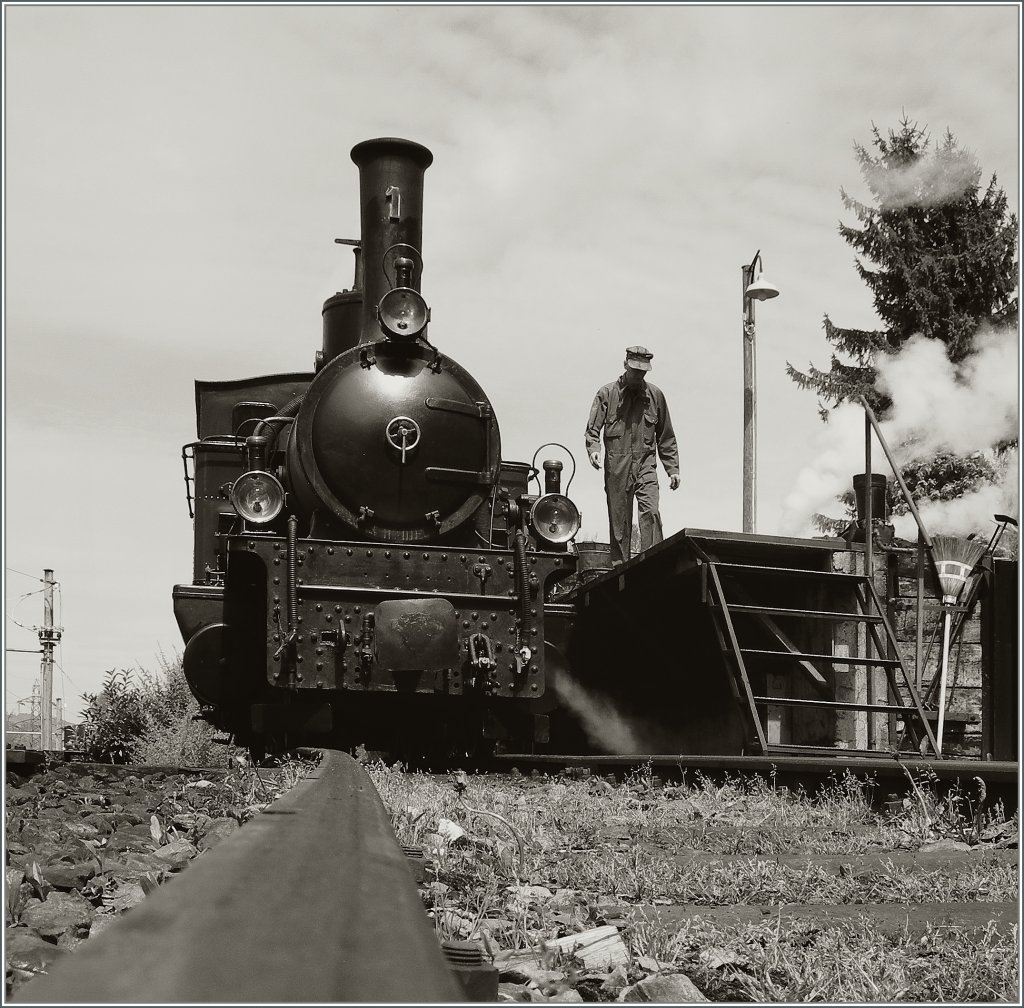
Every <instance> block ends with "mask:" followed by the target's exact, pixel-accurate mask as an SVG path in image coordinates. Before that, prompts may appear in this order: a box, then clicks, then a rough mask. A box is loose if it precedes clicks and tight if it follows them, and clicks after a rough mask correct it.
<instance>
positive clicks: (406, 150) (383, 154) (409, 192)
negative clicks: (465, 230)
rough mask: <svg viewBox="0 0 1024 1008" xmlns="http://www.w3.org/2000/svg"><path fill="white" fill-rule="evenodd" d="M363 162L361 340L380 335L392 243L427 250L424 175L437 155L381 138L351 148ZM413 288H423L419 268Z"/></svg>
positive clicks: (409, 143)
mask: <svg viewBox="0 0 1024 1008" xmlns="http://www.w3.org/2000/svg"><path fill="white" fill-rule="evenodd" d="M352 160H353V161H354V162H355V163H356V164H357V165H358V166H359V221H360V228H361V230H362V262H363V324H362V332H361V336H360V341H361V342H363V343H369V342H373V341H375V340H378V339H380V338H381V331H380V326H379V325H378V324H377V305H378V304H379V303H380V299H381V298H382V297H383V296H384V295H385V294H386V293H387V292H388V290H390V288H391V283H390V282H389V280H388V278H387V276H386V275H385V273H384V268H383V266H384V253H385V252H387V250H388V249H389V248H391V247H392V246H393V245H411V246H412V247H413V248H414V249H415V250H416V252H417V254H422V244H423V174H424V172H425V171H426V170H427V168H429V167H430V164H431V162H432V161H433V160H434V155H433V154H431V153H430V151H429V150H427V148H426V147H424V146H422V145H421V144H418V143H413V142H412V141H411V140H398V139H396V138H394V137H381V138H379V139H377V140H364V141H363V142H362V143H359V144H356V145H355V147H353V148H352ZM408 286H410V287H412V288H413V289H415V290H417V291H418V290H419V289H420V277H419V270H418V269H416V270H414V271H413V275H412V278H411V279H410V281H409V283H408Z"/></svg>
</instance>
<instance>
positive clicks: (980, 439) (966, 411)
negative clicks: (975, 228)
mask: <svg viewBox="0 0 1024 1008" xmlns="http://www.w3.org/2000/svg"><path fill="white" fill-rule="evenodd" d="M975 346H976V350H975V352H974V353H973V354H972V355H971V356H970V357H968V358H967V359H966V360H964V361H962V362H961V363H960V364H957V365H953V364H951V363H950V362H949V359H948V358H947V357H946V354H945V350H944V348H943V345H942V343H941V342H940V341H938V340H930V339H927V338H925V337H923V336H914V337H912V338H911V339H909V340H908V341H907V342H906V344H904V346H903V348H902V349H901V350H900V352H899V353H898V354H895V355H893V356H891V357H885V358H883V359H881V360H880V361H879V362H878V374H879V378H878V385H879V388H880V389H882V390H883V391H884V392H886V393H887V394H888V396H889V397H890V398H891V399H892V401H893V410H892V414H891V416H890V417H889V419H888V420H886V422H885V423H883V424H882V431H883V433H884V435H885V439H886V441H887V442H888V444H889V447H890V448H891V449H892V451H893V453H894V454H895V455H896V461H897V462H898V463H899V464H900V465H904V464H906V463H907V462H909V461H911V460H912V459H914V458H920V457H923V456H927V455H931V454H933V453H935V452H938V451H951V452H955V453H957V454H959V455H967V454H971V453H973V452H981V453H984V454H986V455H987V456H988V457H989V458H990V459H991V458H992V455H993V453H992V451H991V446H992V445H994V444H996V443H997V442H999V441H1004V440H1009V439H1011V438H1013V437H1015V436H1016V433H1017V422H1018V408H1017V374H1018V348H1017V333H1016V330H1015V329H1012V328H1004V329H998V330H993V329H988V328H986V329H984V330H982V331H981V332H980V333H979V334H978V336H977V337H976V340H975ZM812 451H813V457H814V461H813V462H811V463H810V464H809V465H808V466H806V467H805V468H804V469H803V470H801V472H800V473H799V474H798V475H797V477H796V481H795V484H794V487H793V490H792V492H791V493H790V494H789V495H788V496H787V497H786V498H785V500H784V501H783V515H782V519H781V523H780V524H781V530H782V532H783V533H784V534H786V535H812V534H815V530H814V528H813V524H812V521H811V516H812V515H813V514H814V513H815V512H819V513H821V512H823V513H828V512H829V511H832V512H835V510H836V508H835V498H836V496H838V495H839V494H841V493H842V492H843V491H845V490H848V489H849V488H850V485H851V478H852V476H853V474H854V473H858V472H862V471H863V469H864V411H863V410H862V409H861V407H859V406H855V405H853V404H851V403H844V404H843V405H842V406H840V407H838V408H837V409H835V410H833V411H832V412H831V414H830V419H829V422H828V423H827V424H825V425H824V426H823V427H822V428H821V430H820V432H819V435H818V437H817V438H816V440H815V444H814V446H813V449H812ZM872 469H873V471H875V472H885V471H887V470H888V463H887V462H886V460H885V456H884V455H883V454H882V452H881V449H880V447H879V445H878V442H877V439H874V438H873V439H872ZM1017 474H1018V462H1017V455H1016V451H1012V452H1008V453H1007V456H1006V459H1005V465H1004V466H1003V469H1002V472H1001V476H1000V479H999V481H998V482H996V483H991V484H984V485H982V486H981V487H979V488H978V490H976V491H974V492H973V493H970V494H966V495H965V496H964V497H961V498H959V499H958V500H955V501H924V502H922V501H915V502H914V503H915V504H916V505H917V506H918V511H919V512H920V514H921V519H922V521H923V522H924V525H925V528H927V529H928V531H929V532H943V533H953V534H967V533H969V532H972V531H978V530H984V529H986V528H988V527H989V526H990V525H991V520H992V515H993V514H994V513H997V512H1002V513H1005V514H1009V515H1011V516H1016V515H1017V511H1018V507H1019V501H1018V493H1017ZM893 524H894V525H895V527H896V532H897V534H898V535H900V536H902V537H904V538H914V537H916V534H917V531H916V525H915V524H914V520H913V518H912V517H911V516H909V515H907V516H896V517H894V519H893Z"/></svg>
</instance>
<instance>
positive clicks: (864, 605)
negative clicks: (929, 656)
mask: <svg viewBox="0 0 1024 1008" xmlns="http://www.w3.org/2000/svg"><path fill="white" fill-rule="evenodd" d="M690 543H691V545H692V547H693V549H694V550H695V552H696V555H697V557H698V558H699V560H700V563H701V578H702V581H701V597H702V600H703V601H704V603H705V604H706V605H707V606H708V607H709V609H710V611H711V614H712V622H713V624H714V628H715V632H716V634H717V637H718V643H719V646H720V648H721V651H722V654H723V655H724V658H725V662H726V665H727V667H728V670H729V673H730V676H731V682H730V685H731V688H732V692H733V697H734V699H735V700H736V702H737V704H738V705H739V708H740V711H741V714H742V715H743V718H744V721H745V722H746V727H747V736H748V745H747V748H748V750H749V751H750V753H751V754H761V755H773V754H778V755H807V756H821V755H830V756H834V755H836V752H837V750H840V748H841V747H837V746H836V745H820V744H819V745H802V744H794V743H792V742H783V741H780V740H778V739H775V740H773V739H772V738H771V735H772V732H771V731H770V730H769V723H770V718H771V716H773V715H778V713H779V711H780V710H781V709H788V710H790V711H794V712H795V711H803V712H804V715H803V716H804V717H805V718H806V716H807V714H806V712H808V711H810V710H818V711H835V712H840V711H842V712H847V711H864V712H866V713H867V715H868V716H869V718H870V715H873V714H884V715H886V716H887V718H889V719H890V720H895V719H899V720H900V721H902V730H899V731H898V732H892V733H890V734H892V735H896V734H898V735H899V737H901V738H903V739H908V740H909V742H910V743H911V744H912V745H913V750H909V749H908V752H909V751H913V753H914V755H920V754H921V752H922V748H923V751H924V753H925V754H926V755H930V756H938V755H939V752H938V746H937V745H936V740H935V735H934V733H933V732H932V728H931V725H930V724H929V719H928V709H927V708H926V707H925V706H924V705H923V704H922V702H921V697H920V695H919V692H918V690H917V687H916V685H915V684H914V681H913V679H912V678H911V676H910V675H908V673H907V669H906V668H905V667H904V665H903V662H902V660H901V659H900V657H899V654H900V651H899V647H898V646H897V642H896V636H895V633H894V631H893V628H892V626H891V624H890V622H889V619H888V617H887V616H886V614H885V609H884V607H883V605H882V601H881V599H880V598H879V597H878V593H877V591H876V590H875V586H874V584H873V583H872V582H871V579H870V578H868V577H866V576H864V575H862V574H841V573H834V572H832V571H831V570H809V569H805V568H801V567H780V566H768V565H766V564H759V563H746V562H736V560H735V559H734V558H733V557H730V559H729V560H728V561H726V560H723V559H721V558H720V557H719V556H718V555H716V552H713V550H714V544H713V543H711V542H708V541H703V542H702V541H701V540H700V539H699V538H696V537H692V538H691V539H690ZM808 597H810V598H813V599H814V600H815V601H814V602H813V603H811V604H792V600H793V599H794V598H798V599H799V598H808ZM779 620H782V621H783V622H784V623H785V625H786V628H785V629H783V627H782V626H780V625H779V622H778V621H779ZM823 623H825V624H840V623H846V624H855V625H859V626H861V627H863V628H864V632H863V634H862V635H860V637H861V640H862V642H863V644H864V645H866V646H864V647H863V648H858V650H863V651H864V653H863V654H859V655H855V654H850V655H841V654H833V653H824V650H825V649H823V648H822V647H821V646H820V645H819V647H818V648H817V649H815V647H814V645H813V644H809V643H808V639H809V638H810V639H813V638H814V637H815V636H817V637H819V638H820V637H821V636H822V634H821V629H822V624H823ZM815 627H817V632H815V630H814V628H815ZM830 637H831V635H830ZM766 645H767V646H766ZM828 650H831V648H828ZM893 656H894V657H893ZM850 666H860V667H862V668H878V669H882V670H884V673H885V679H886V683H887V687H888V689H887V693H888V696H887V698H886V699H887V702H884V703H879V702H874V701H873V700H872V698H871V695H870V688H869V692H868V696H867V697H866V702H861V701H860V700H842V699H837V695H836V694H837V690H836V684H837V681H838V680H837V677H838V676H842V670H843V669H844V668H848V667H850ZM779 672H782V673H785V675H780V674H773V673H779ZM866 678H867V679H870V678H871V677H866ZM781 679H786V680H787V682H788V684H789V687H790V688H789V689H787V690H786V692H787V693H790V694H791V693H793V692H798V693H802V694H803V695H799V696H793V695H785V694H784V693H783V692H779V688H780V683H779V681H780V680H781ZM797 682H802V685H803V689H802V690H797V689H793V688H792V687H793V686H794V685H795V684H796V683H797ZM783 688H785V687H784V686H783ZM865 733H866V734H867V735H868V738H869V744H868V748H854V747H850V746H847V747H845V748H843V749H841V751H844V752H845V753H847V754H848V755H877V754H878V753H879V752H887V751H889V749H890V746H889V745H876V746H875V747H873V748H872V747H871V745H870V735H871V733H870V732H868V731H866V732H865ZM775 734H778V732H776V733H775Z"/></svg>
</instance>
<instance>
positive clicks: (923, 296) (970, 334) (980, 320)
mask: <svg viewBox="0 0 1024 1008" xmlns="http://www.w3.org/2000/svg"><path fill="white" fill-rule="evenodd" d="M872 145H873V147H874V151H872V150H869V149H868V148H866V147H864V146H863V145H861V144H854V153H855V155H856V158H857V162H858V164H859V167H860V171H861V175H862V176H863V178H864V182H865V183H866V185H867V187H868V189H869V190H870V192H871V195H872V197H873V201H874V205H870V204H867V203H862V202H860V201H859V200H856V199H854V198H853V197H852V196H850V195H849V194H848V193H847V192H846V190H845V189H840V195H841V198H842V202H843V206H844V207H845V208H846V209H847V210H848V211H850V212H852V213H853V215H854V216H855V217H856V219H857V221H858V223H859V226H850V225H846V224H843V223H841V222H840V224H839V233H840V235H842V237H843V239H844V241H846V242H847V244H848V245H850V246H851V247H852V248H853V249H854V250H855V251H856V252H857V253H858V254H859V256H861V257H863V258H858V259H856V260H855V261H854V265H855V268H856V270H857V273H858V274H859V276H860V277H861V279H862V280H863V281H864V282H865V283H866V284H867V285H868V287H869V288H870V290H871V293H872V296H873V299H874V305H875V312H876V313H877V315H878V317H879V319H880V320H881V322H882V323H883V325H884V328H882V329H879V330H864V329H844V328H841V327H839V326H836V325H835V324H834V323H833V322H832V320H831V319H830V318H829V316H828V315H826V316H825V318H824V323H823V328H824V330H825V339H826V340H827V341H828V342H829V343H830V344H831V345H832V347H833V348H834V349H833V351H832V355H831V362H830V367H829V370H827V371H824V370H821V369H819V368H817V367H815V366H814V365H813V364H811V365H809V366H808V368H807V370H806V371H798V370H797V369H796V368H794V367H793V366H792V365H791V364H788V363H787V365H786V370H787V372H788V374H789V376H790V377H791V378H792V379H793V380H794V381H795V382H796V383H797V384H798V385H799V386H800V387H801V388H805V389H810V390H812V391H814V392H816V393H817V395H818V413H819V415H820V416H821V418H822V420H824V421H827V420H828V417H829V411H830V409H833V408H835V407H836V406H838V405H839V404H840V403H842V402H847V401H856V400H857V398H858V397H860V396H864V398H865V399H866V400H867V401H868V403H869V404H870V405H871V407H872V409H873V410H874V411H875V413H876V414H877V415H878V416H879V418H880V419H884V418H885V416H886V414H887V413H888V411H889V409H890V407H891V403H890V402H889V401H888V399H887V398H886V397H885V396H884V395H883V394H882V393H881V392H880V391H879V390H878V389H877V388H876V386H875V380H876V376H877V372H876V369H875V366H874V363H875V361H876V360H877V359H878V356H879V354H891V353H895V352H897V351H898V350H899V349H900V348H901V347H902V345H903V344H904V343H905V342H906V341H907V340H908V339H909V338H910V337H911V336H913V335H915V334H917V333H920V334H922V335H924V336H925V337H927V338H929V339H937V340H941V341H942V342H943V344H945V350H946V355H947V357H948V358H949V360H950V361H951V362H952V363H954V364H955V363H958V362H959V361H962V360H963V359H964V358H965V357H967V356H968V355H969V354H970V353H971V351H972V348H973V345H974V337H975V334H976V333H977V332H978V329H979V327H980V326H981V325H982V324H984V323H989V324H991V325H993V326H1003V325H1015V324H1016V322H1017V313H1018V303H1017V296H1016V278H1017V265H1016V258H1015V253H1016V237H1017V219H1016V217H1015V216H1014V215H1013V214H1011V213H1008V212H1007V201H1006V194H1005V193H1004V192H1003V190H1002V189H1001V188H1000V187H999V186H998V184H997V181H996V176H995V175H992V177H991V179H990V180H989V183H988V185H987V186H986V188H985V189H984V190H982V189H981V187H980V180H981V169H980V167H979V165H978V162H977V159H976V158H975V156H974V155H973V154H972V153H971V152H970V151H969V150H967V149H965V148H963V147H961V146H960V145H959V143H958V142H957V140H956V138H955V137H954V136H953V134H952V133H950V132H949V131H948V130H947V132H946V135H945V137H944V138H943V141H942V143H941V144H939V143H936V144H935V145H933V146H931V147H930V145H929V137H928V134H927V131H926V130H925V129H919V128H918V126H917V124H916V123H911V122H910V120H909V119H907V118H906V117H904V118H903V120H902V121H901V122H900V126H899V130H897V131H894V130H890V131H889V133H888V135H887V136H883V135H882V134H881V132H880V131H879V130H878V128H877V127H876V126H874V125H872ZM865 263H867V265H865ZM999 447H1000V448H1001V449H1003V450H1005V448H1006V447H1008V446H1007V445H1002V446H999ZM904 476H905V477H906V479H907V483H908V485H909V487H910V490H911V492H912V493H913V494H914V495H915V497H918V495H921V496H923V497H925V498H931V499H940V500H946V499H951V498H953V497H958V496H960V495H961V494H963V493H965V492H967V491H968V490H970V489H972V488H974V487H975V486H977V485H978V484H979V483H981V482H984V481H986V480H989V481H991V480H992V479H994V478H995V476H996V467H995V466H994V465H993V464H992V463H991V462H990V461H989V460H988V459H987V458H985V457H984V456H983V455H980V454H979V453H975V454H973V455H971V456H969V457H966V458H962V457H958V456H956V455H952V454H950V453H948V452H943V453H941V454H940V455H937V456H932V457H930V458H921V459H915V460H914V461H913V462H911V463H910V464H909V465H907V466H906V467H905V469H904ZM844 499H845V500H846V503H847V505H848V506H849V505H850V504H851V503H852V494H848V495H847V496H846V498H844ZM891 504H892V506H893V509H894V510H895V511H897V512H900V511H902V510H904V509H905V505H903V503H902V500H901V499H900V500H896V499H895V498H894V499H893V500H892V501H891ZM818 518H819V522H818V523H819V525H820V526H821V527H822V528H828V529H830V530H833V531H834V530H835V529H836V527H837V526H838V527H842V526H843V525H845V522H843V521H835V520H830V519H822V518H821V516H818Z"/></svg>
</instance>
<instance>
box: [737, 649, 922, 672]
mask: <svg viewBox="0 0 1024 1008" xmlns="http://www.w3.org/2000/svg"><path fill="white" fill-rule="evenodd" d="M740 652H741V653H742V654H745V655H757V656H758V657H759V658H785V659H787V660H790V661H801V660H803V659H808V660H810V661H825V662H831V663H832V664H833V665H877V666H879V667H880V668H902V665H901V663H900V661H899V660H898V659H896V658H864V657H858V656H856V655H850V656H849V657H847V656H846V655H830V654H806V653H804V652H802V651H768V650H766V649H764V648H740ZM727 653H728V652H727Z"/></svg>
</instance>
